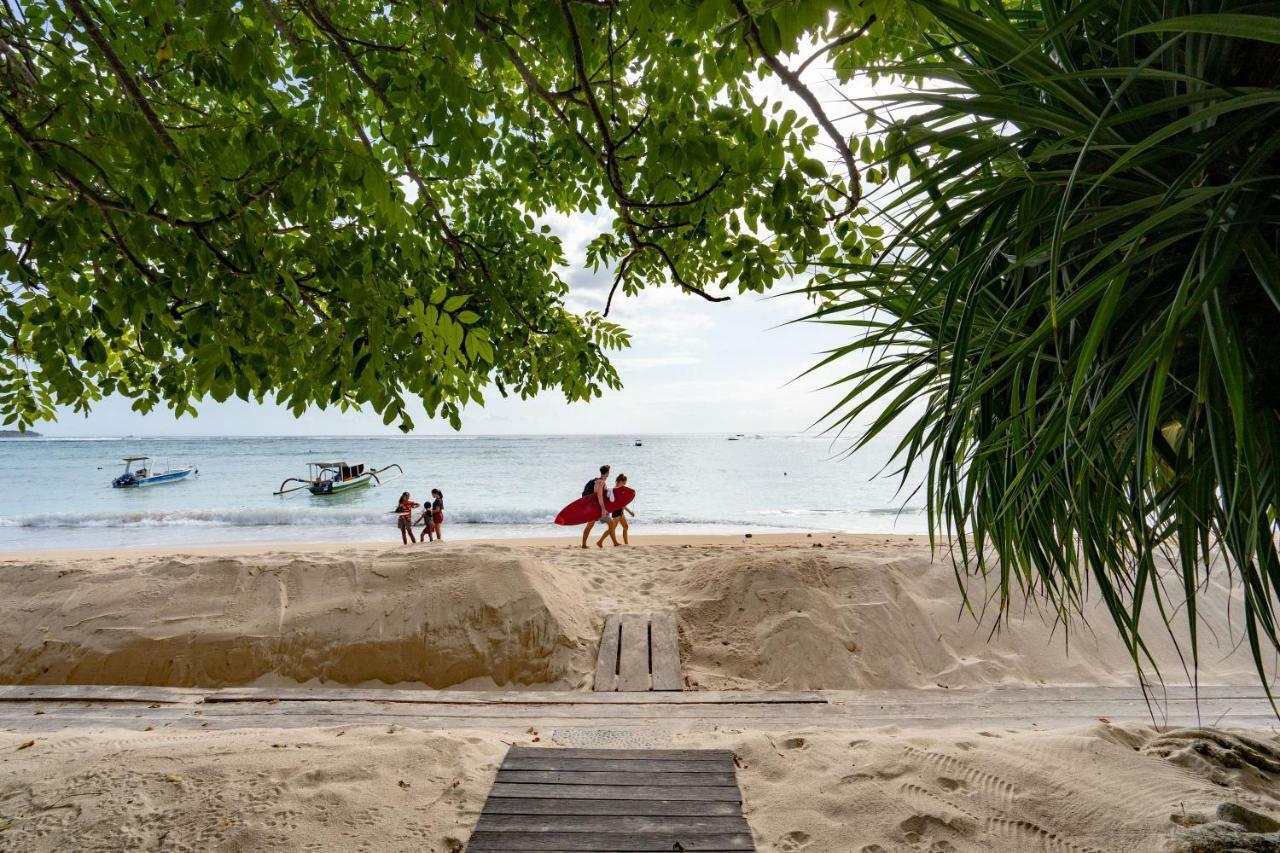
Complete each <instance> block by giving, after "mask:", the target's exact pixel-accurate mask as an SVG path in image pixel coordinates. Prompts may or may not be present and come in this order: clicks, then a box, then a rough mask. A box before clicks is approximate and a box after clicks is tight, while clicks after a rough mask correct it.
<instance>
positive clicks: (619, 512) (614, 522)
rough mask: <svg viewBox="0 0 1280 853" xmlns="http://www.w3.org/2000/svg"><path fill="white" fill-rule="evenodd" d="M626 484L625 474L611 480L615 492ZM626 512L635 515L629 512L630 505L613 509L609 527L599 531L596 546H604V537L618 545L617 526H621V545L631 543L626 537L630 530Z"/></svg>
mask: <svg viewBox="0 0 1280 853" xmlns="http://www.w3.org/2000/svg"><path fill="white" fill-rule="evenodd" d="M626 484H627V475H626V474H619V475H618V479H616V480H614V481H613V488H614V491H615V492H616V491H617V490H618V489H620V488H622V487H623V486H625V485H626ZM628 513H630V514H631V515H633V516H634V515H635V513H634V512H631V508H630V507H625V506H624V507H623V508H622V509H615V510H614V511H613V514H612V515H611V516H610V517H609V529H608V530H606V531H605V532H604V533H601V534H600V538H599V539H598V540H596V547H597V548H603V547H604V540H605V539H611V540H613V544H614V546H615V547H617V545H618V535H617V530H618V528H619V527H621V528H622V544H623V545H630V544H631V540H630V539H629V538H628V537H627V533H628V532H629V531H630V530H631V527H630V525H628V524H627V514H628Z"/></svg>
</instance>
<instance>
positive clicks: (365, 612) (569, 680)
mask: <svg viewBox="0 0 1280 853" xmlns="http://www.w3.org/2000/svg"><path fill="white" fill-rule="evenodd" d="M640 541H641V540H640V538H639V537H637V542H640ZM815 541H821V542H822V544H823V545H824V547H823V548H814V547H811V546H812V545H813V544H814V543H815ZM840 542H843V543H844V544H839V543H840ZM971 594H973V595H974V596H975V599H976V600H977V601H978V602H981V601H982V600H983V595H982V594H981V589H980V586H977V585H975V586H973V587H971ZM959 601H960V599H959V595H958V593H957V590H956V588H955V582H954V578H953V576H952V571H951V567H950V565H949V564H948V563H946V562H945V561H944V562H937V563H935V562H933V561H931V559H930V555H929V553H928V551H927V549H926V548H925V547H924V546H923V544H922V543H920V542H915V541H908V540H906V539H904V538H901V537H898V538H895V537H866V536H863V537H847V536H841V537H837V538H830V537H819V538H818V539H816V540H810V539H809V538H808V537H804V538H803V539H800V538H796V537H792V538H791V539H788V540H777V539H773V540H770V539H763V538H754V537H753V540H752V541H751V542H749V543H746V542H742V541H739V543H738V544H730V543H729V542H727V541H725V540H720V541H716V542H711V543H707V542H702V543H698V542H694V541H687V540H686V541H676V542H664V543H659V544H637V545H636V546H633V547H632V548H629V549H609V550H607V551H604V552H600V551H596V550H594V549H592V550H590V551H587V552H583V551H581V550H579V549H577V548H575V547H571V546H569V545H567V544H566V543H563V542H560V543H556V544H554V545H550V544H540V545H536V546H535V545H533V544H511V543H505V544H470V545H460V544H452V543H451V544H446V545H444V546H434V547H433V546H424V547H419V548H416V549H402V548H390V549H388V548H358V549H350V550H347V551H343V552H341V553H340V554H339V555H333V554H328V553H325V549H324V548H318V549H311V550H306V551H293V552H277V553H272V554H258V555H254V554H249V553H245V552H243V551H239V552H236V553H230V552H229V553H227V554H224V555H221V556H219V555H216V554H208V553H206V554H202V555H198V556H197V555H186V556H175V555H162V554H136V553H126V554H121V555H117V556H114V557H104V556H97V555H92V556H90V555H83V554H82V555H79V556H76V557H68V556H67V555H61V556H58V557H49V556H37V555H22V556H21V557H17V558H12V559H10V561H9V562H7V563H5V564H3V565H0V681H6V682H15V681H17V682H29V683H56V682H62V681H72V682H80V683H123V684H170V685H191V684H198V685H201V686H223V685H230V684H245V683H264V682H270V683H296V682H299V681H302V682H306V683H319V682H325V683H329V684H334V683H337V684H368V683H371V682H372V683H381V682H389V683H397V684H399V685H400V686H414V685H431V686H437V687H439V686H446V685H455V684H463V685H465V686H468V687H486V686H504V687H507V688H509V687H512V686H525V685H541V686H543V687H557V688H564V689H572V688H577V687H582V686H585V685H588V684H589V673H590V670H591V666H592V657H593V655H594V650H595V645H596V641H597V638H598V631H599V627H600V623H601V621H602V620H603V617H604V615H605V614H607V613H609V612H617V611H621V610H646V609H659V608H669V609H674V610H676V611H677V613H678V616H679V620H680V625H681V644H682V650H681V651H682V656H683V658H684V663H685V670H686V674H687V676H688V679H689V681H690V685H689V686H690V687H693V688H725V687H728V688H734V687H743V688H746V687H751V688H757V689H758V688H784V689H798V688H862V687H907V688H913V687H918V688H926V689H928V688H934V687H935V686H936V685H939V684H941V685H944V686H949V687H963V686H977V685H993V684H1002V685H1026V686H1034V685H1037V684H1096V685H1119V684H1132V683H1133V682H1134V675H1133V669H1132V662H1131V661H1130V660H1129V658H1128V656H1127V654H1126V653H1125V651H1124V649H1123V648H1122V647H1121V646H1120V644H1119V643H1117V642H1116V641H1115V639H1114V637H1113V634H1112V631H1111V628H1110V626H1109V624H1108V623H1107V622H1106V620H1105V618H1104V617H1103V616H1102V615H1101V614H1099V613H1097V612H1095V613H1093V614H1092V619H1093V623H1094V628H1095V631H1096V635H1091V634H1090V633H1089V632H1087V631H1085V630H1081V629H1079V627H1078V626H1077V627H1076V628H1074V629H1073V631H1072V633H1071V635H1070V636H1071V647H1070V653H1069V654H1068V653H1067V650H1066V647H1065V643H1064V637H1063V634H1062V631H1061V629H1060V628H1059V629H1058V630H1057V631H1055V630H1054V628H1053V626H1052V625H1050V624H1046V623H1044V622H1043V621H1042V620H1041V619H1040V618H1039V616H1038V615H1036V614H1034V613H1029V614H1026V615H1019V616H1016V617H1014V618H1012V619H1010V620H1009V622H1008V623H1007V624H1006V625H1004V626H1003V627H1002V630H1001V631H1000V632H999V634H998V635H997V636H995V637H994V638H990V639H989V633H990V630H991V627H992V622H991V618H990V616H988V617H987V618H985V619H984V620H982V621H981V622H976V621H975V620H974V619H973V617H971V616H969V615H967V614H965V615H962V614H961V611H960V608H959ZM1230 603H1231V598H1230V595H1229V594H1228V590H1227V589H1226V588H1225V587H1222V586H1216V587H1214V588H1212V589H1211V590H1210V591H1209V593H1208V594H1207V596H1206V598H1205V600H1204V602H1203V603H1202V605H1201V611H1202V614H1203V615H1204V616H1205V618H1206V620H1207V623H1208V624H1209V625H1210V626H1211V627H1212V628H1214V629H1215V630H1216V631H1217V635H1216V642H1215V641H1214V640H1213V638H1212V636H1211V635H1210V632H1209V631H1208V630H1206V632H1205V634H1206V637H1207V638H1209V639H1207V640H1206V642H1207V643H1209V645H1207V646H1206V647H1205V648H1203V649H1202V658H1203V661H1204V664H1203V668H1202V672H1201V673H1200V677H1201V683H1202V684H1255V683H1256V676H1255V675H1254V674H1253V671H1252V664H1251V662H1250V661H1249V658H1248V654H1247V652H1246V651H1243V650H1240V649H1233V648H1232V645H1233V640H1234V639H1235V638H1232V637H1231V636H1230V634H1229V632H1227V630H1226V625H1227V623H1226V612H1227V607H1228V605H1229V604H1230ZM1151 637H1152V639H1153V640H1156V642H1154V646H1155V648H1156V651H1157V655H1158V656H1159V657H1160V658H1161V660H1162V662H1163V664H1164V667H1165V675H1166V678H1167V680H1169V681H1170V682H1171V683H1176V682H1180V681H1185V679H1183V678H1181V672H1180V671H1179V670H1178V667H1177V664H1176V661H1177V657H1176V654H1175V650H1174V648H1173V644H1172V642H1171V641H1170V640H1168V639H1167V638H1161V637H1159V635H1158V634H1157V633H1152V634H1151ZM531 722H536V721H531ZM767 726H768V727H767V728H761V729H743V730H740V731H720V732H717V733H715V734H712V735H694V734H691V733H680V732H677V733H675V734H674V738H675V744H674V745H676V746H683V747H723V748H730V749H733V750H734V751H735V752H736V753H737V755H738V757H739V759H740V763H741V768H740V770H739V780H740V783H741V785H742V789H743V792H744V796H745V799H746V804H745V805H746V812H747V818H748V821H749V822H750V824H751V827H752V831H753V833H754V834H755V836H756V840H757V844H758V845H759V848H760V849H761V850H766V851H792V850H806V851H812V853H827V851H861V853H887V851H899V850H904V851H930V853H946V851H1007V853H1022V851H1055V853H1088V852H1089V851H1153V853H1154V851H1166V850H1185V851H1199V850H1213V849H1226V848H1222V847H1218V848H1214V847H1211V846H1199V847H1197V846H1195V844H1193V841H1194V839H1195V838H1197V837H1200V836H1197V833H1201V834H1203V833H1205V832H1207V831H1209V830H1206V829H1205V826H1204V825H1201V824H1204V822H1205V821H1210V820H1211V818H1212V815H1213V812H1214V810H1215V809H1216V808H1217V807H1218V806H1220V805H1221V804H1223V803H1224V802H1230V803H1237V804H1240V805H1243V806H1246V807H1248V808H1251V809H1254V810H1256V811H1258V812H1260V813H1264V814H1269V815H1271V816H1272V817H1277V816H1280V738H1278V737H1277V735H1276V733H1275V732H1274V731H1255V732H1249V733H1239V737H1243V738H1245V739H1244V740H1241V739H1239V737H1238V736H1237V735H1232V734H1226V733H1217V732H1213V731H1193V732H1183V733H1159V732H1156V731H1155V730H1153V729H1150V728H1147V727H1143V726H1136V725H1126V726H1118V725H1109V724H1103V723H1100V724H1098V725H1097V726H1093V727H1090V728H1086V729H1069V730H1056V731H1047V732H1046V731H1006V730H992V729H990V728H988V727H987V725H986V724H984V723H983V721H981V720H956V721H955V727H954V728H952V729H944V730H937V729H932V730H927V731H926V730H915V731H912V730H906V729H898V728H881V729H871V730H867V729H850V730H833V729H826V730H811V729H805V728H803V727H801V726H800V725H799V724H798V725H797V727H796V728H794V729H790V730H788V729H785V728H780V727H778V726H777V725H776V724H775V723H768V724H767ZM533 738H534V735H533V734H530V733H527V732H526V731H525V730H524V729H521V730H520V731H518V732H510V733H503V732H495V731H492V730H489V731H478V730H477V731H468V730H458V731H452V732H449V733H443V734H442V733H425V732H418V731H413V730H411V729H410V730H405V729H395V730H388V729H387V728H367V727H365V728H348V727H333V728H324V729H318V728H315V729H291V730H239V731H228V732H193V733H184V734H178V733H164V732H160V731H151V732H123V731H112V730H107V731H101V730H92V729H81V730H78V731H76V732H75V733H74V734H65V735H53V736H43V735H42V736H40V737H38V738H33V737H31V736H29V735H26V734H24V733H23V732H21V731H15V732H9V733H3V732H0V850H5V851H8V850H13V851H18V850H22V851H40V850H121V849H130V850H133V849H139V850H151V849H154V850H161V849H163V850H179V851H181V850H237V851H238V850H285V851H292V850H297V851H310V850H344V851H345V850H388V851H390V850H397V851H398V850H406V851H408V850H413V851H456V850H459V849H460V848H461V845H462V842H463V841H465V839H466V838H467V837H468V835H469V833H470V830H471V827H472V826H473V825H474V822H475V819H476V816H477V813H478V810H479V808H480V804H481V802H482V801H483V798H484V796H485V794H486V792H487V790H488V786H489V784H490V783H491V781H492V778H493V774H494V771H495V770H496V767H497V764H498V762H499V761H500V760H501V756H502V754H503V752H504V750H505V749H506V746H507V744H508V743H511V742H516V741H519V742H524V743H529V742H532V741H533ZM558 738H559V739H558ZM28 741H35V742H34V744H33V745H31V746H25V745H26V744H27V742H28ZM558 742H565V743H569V744H570V745H572V737H571V733H569V732H568V731H567V730H566V732H565V733H563V734H559V735H558V734H557V732H555V731H550V732H543V733H541V734H540V736H539V737H538V743H539V744H540V745H556V744H557V743H558ZM24 746H25V748H24ZM402 782H403V783H404V784H401V783H402ZM1206 825H1207V826H1208V827H1209V828H1210V830H1212V829H1214V828H1215V827H1216V828H1217V829H1222V828H1223V826H1224V825H1217V824H1213V823H1209V824H1206ZM1241 837H1242V838H1245V841H1243V842H1241V843H1240V848H1239V849H1247V848H1246V847H1245V846H1244V844H1245V843H1248V844H1254V843H1258V844H1261V843H1263V842H1265V841H1266V837H1265V836H1262V835H1256V834H1255V835H1249V836H1247V837H1245V836H1241ZM1267 843H1270V842H1267ZM1275 843H1277V844H1280V837H1277V839H1276V842H1275ZM1251 849H1257V850H1263V849H1273V848H1266V847H1261V846H1258V847H1254V848H1251Z"/></svg>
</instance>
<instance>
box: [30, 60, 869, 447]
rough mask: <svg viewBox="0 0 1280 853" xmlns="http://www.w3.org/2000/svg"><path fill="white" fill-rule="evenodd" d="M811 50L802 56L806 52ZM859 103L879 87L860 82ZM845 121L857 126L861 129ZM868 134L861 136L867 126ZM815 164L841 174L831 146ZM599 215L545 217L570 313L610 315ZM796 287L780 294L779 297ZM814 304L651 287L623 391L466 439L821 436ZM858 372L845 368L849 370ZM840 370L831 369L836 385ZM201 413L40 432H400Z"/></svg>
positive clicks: (497, 414)
mask: <svg viewBox="0 0 1280 853" xmlns="http://www.w3.org/2000/svg"><path fill="white" fill-rule="evenodd" d="M807 52H808V51H804V52H802V55H807ZM805 76H806V79H807V82H808V83H809V84H810V86H811V87H813V88H814V90H815V91H816V92H818V94H819V96H820V97H822V98H823V100H825V101H827V102H828V103H829V107H828V109H829V110H831V112H832V116H833V118H834V117H836V116H838V115H840V114H843V113H845V112H847V109H845V108H844V107H843V105H840V104H838V103H832V101H835V100H837V99H836V96H835V93H834V90H833V89H832V88H831V86H830V85H828V84H827V83H826V82H825V80H826V79H827V78H828V76H829V72H828V71H827V69H823V68H821V67H820V63H815V64H814V65H813V66H811V67H810V69H809V70H808V71H807V72H806V75H805ZM854 88H855V89H856V90H858V92H859V94H868V93H869V92H870V91H871V90H870V88H869V87H862V86H855V87H854ZM757 91H758V92H759V93H761V94H762V95H766V96H768V97H770V98H772V99H780V100H783V101H785V102H786V103H787V105H788V106H791V107H794V108H795V109H796V110H797V112H799V113H800V114H801V115H807V114H808V113H807V111H806V110H805V108H804V105H803V104H801V103H799V102H798V100H797V99H794V98H793V97H792V96H791V95H790V93H789V92H787V91H785V90H784V89H782V88H781V87H780V86H779V85H778V84H777V82H776V79H775V78H772V77H771V78H769V79H768V80H766V81H763V82H761V83H759V84H757ZM842 124H846V126H847V128H848V130H850V131H851V130H852V129H853V126H852V124H851V123H845V122H842ZM858 129H859V130H860V129H861V127H859V128H858ZM815 155H816V156H820V157H823V159H825V160H828V161H830V165H831V167H832V168H839V166H838V163H837V162H836V161H835V160H834V157H833V154H832V151H831V150H821V149H820V150H817V151H815ZM603 216H604V214H602V215H601V216H592V215H590V214H586V215H577V216H572V217H569V216H558V217H555V218H553V219H550V220H548V222H549V224H550V225H551V226H552V228H553V229H554V230H555V231H556V233H557V234H559V235H560V237H561V239H562V240H563V242H564V249H565V254H566V256H567V260H568V264H567V265H566V270H565V271H564V275H565V278H566V280H567V281H568V282H569V284H570V287H571V292H570V302H569V305H570V308H572V309H573V310H576V311H582V310H588V309H595V310H598V311H602V310H603V309H604V300H605V295H606V290H607V286H608V283H609V281H611V274H610V272H609V271H607V270H603V271H601V272H600V273H596V274H592V273H591V271H590V270H588V269H587V268H586V267H585V265H584V263H583V260H584V248H585V245H586V243H587V242H588V241H589V240H590V239H591V238H592V237H594V236H595V235H596V234H598V233H600V231H602V230H604V229H605V228H606V227H607V221H608V220H607V219H605V218H603ZM785 289H786V288H785V287H784V286H780V287H778V288H777V289H776V293H781V292H782V291H783V290H785ZM808 308H809V303H807V302H806V301H805V300H804V299H803V298H800V297H797V296H780V295H779V296H773V297H767V296H759V295H755V294H748V295H737V294H734V295H733V298H732V299H731V300H730V301H729V302H724V303H718V304H712V303H708V302H705V301H703V300H702V299H699V298H698V297H696V296H688V295H685V294H683V293H680V292H679V291H677V290H676V289H675V288H672V287H667V288H654V289H648V290H645V291H642V292H641V293H640V294H639V295H638V296H636V297H631V298H621V294H619V298H616V299H615V301H614V306H613V310H612V311H611V312H610V319H611V320H615V321H617V322H619V323H621V324H622V325H623V326H624V327H625V328H626V329H627V330H628V331H629V332H630V333H631V336H632V345H631V347H630V348H629V349H628V350H625V351H623V352H622V353H620V354H617V355H616V356H615V364H616V366H617V368H618V372H619V374H620V375H621V378H622V382H623V386H624V387H623V388H622V389H621V390H619V391H606V393H605V396H604V397H603V398H602V399H599V400H595V401H593V402H591V403H589V404H587V403H578V404H573V405H570V404H568V403H566V402H565V400H564V397H563V396H562V395H560V394H559V393H557V392H548V393H546V394H544V395H542V396H541V397H539V398H537V399H535V400H520V399H519V398H513V399H505V400H504V399H502V398H501V397H499V396H498V395H497V393H496V390H495V391H492V392H491V393H490V394H488V395H486V403H487V405H485V406H484V407H483V408H480V407H476V406H471V407H468V408H467V409H465V410H464V413H463V432H464V433H472V434H491V433H651V432H793V431H802V430H807V429H810V428H811V427H812V426H813V425H814V423H815V421H817V420H819V419H820V418H821V417H822V415H823V414H824V413H825V412H826V411H827V410H828V409H829V408H830V407H831V406H832V405H833V404H834V403H835V402H836V401H837V400H838V399H839V392H837V391H834V390H826V391H824V390H821V389H820V385H821V384H822V379H821V377H815V376H809V377H805V378H803V379H797V377H799V376H800V374H802V373H803V372H804V371H805V370H807V369H808V368H809V367H811V366H812V365H813V364H814V363H815V362H817V361H818V360H819V359H820V352H821V351H822V350H824V349H827V348H829V347H831V346H834V345H837V344H839V343H841V342H842V341H843V340H845V339H846V338H847V336H848V335H849V332H848V331H847V330H841V329H839V328H838V327H827V326H820V325H816V324H812V323H803V324H791V325H787V323H788V321H791V320H795V319H796V318H798V317H801V316H803V315H804V314H805V313H807V310H808ZM850 366H851V365H847V364H846V365H845V367H846V369H848V368H849V367H850ZM834 375H835V374H834V373H832V372H828V373H826V374H825V376H826V377H827V378H831V377H833V376H834ZM197 408H198V409H199V417H198V418H191V417H185V418H182V419H177V418H174V417H173V416H172V415H170V414H169V413H168V412H154V413H152V414H150V415H145V416H144V415H140V414H138V413H136V412H134V411H132V410H131V409H130V408H129V402H128V401H127V400H122V399H118V398H117V399H108V400H104V401H102V402H100V403H99V404H97V405H96V406H95V407H94V411H93V412H92V413H91V414H90V415H88V416H87V417H86V416H83V415H77V414H74V413H72V412H70V411H65V412H62V413H61V414H60V417H59V419H58V422H57V423H53V424H44V425H39V426H37V427H36V429H38V430H39V431H41V432H43V433H45V434H46V435H53V436H115V435H377V434H387V435H392V434H399V431H398V430H397V429H396V428H395V427H394V426H390V427H388V426H384V425H383V423H382V419H381V417H379V416H377V415H375V414H372V413H369V412H358V411H348V412H339V411H337V410H329V411H323V412H322V411H318V410H317V411H311V412H307V413H306V414H304V415H303V416H302V417H301V418H294V417H293V415H291V414H290V413H289V412H288V411H287V410H285V409H283V408H281V407H277V406H271V405H262V406H259V405H256V404H253V403H244V402H241V401H239V400H230V401H228V402H226V403H222V404H218V403H214V402H213V401H206V402H204V403H202V404H198V406H197ZM414 411H415V414H414V416H413V417H414V422H415V424H416V430H415V431H416V432H418V433H425V434H430V433H440V434H451V433H453V430H452V428H451V427H450V426H449V425H448V424H447V423H446V422H443V421H432V420H431V419H429V418H428V417H427V416H426V413H425V411H423V410H422V409H421V407H420V406H419V407H415V408H414Z"/></svg>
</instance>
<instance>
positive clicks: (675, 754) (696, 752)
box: [507, 746, 733, 763]
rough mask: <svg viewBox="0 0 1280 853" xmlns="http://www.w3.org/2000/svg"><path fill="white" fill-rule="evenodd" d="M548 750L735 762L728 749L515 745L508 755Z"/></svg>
mask: <svg viewBox="0 0 1280 853" xmlns="http://www.w3.org/2000/svg"><path fill="white" fill-rule="evenodd" d="M548 752H555V753H557V754H560V755H563V756H564V757H566V758H611V759H616V760H621V759H625V758H634V759H638V760H641V761H647V760H652V759H655V758H670V759H675V760H678V761H728V762H730V763H732V762H733V753H732V752H731V751H730V750H727V749H582V748H579V747H556V746H546V747H544V746H513V747H511V748H510V749H508V750H507V756H508V757H509V758H525V757H527V756H540V755H546V754H547V753H548Z"/></svg>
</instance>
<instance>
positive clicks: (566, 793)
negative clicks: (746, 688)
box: [467, 747, 755, 853]
mask: <svg viewBox="0 0 1280 853" xmlns="http://www.w3.org/2000/svg"><path fill="white" fill-rule="evenodd" d="M754 849H755V846H754V845H753V844H752V841H751V831H750V829H749V828H748V827H747V821H746V818H744V817H743V815H742V794H741V792H740V791H739V790H738V781H737V778H736V775H735V771H734V764H733V753H731V752H728V751H726V750H709V749H698V750H676V749H642V750H635V749H539V748H528V747H524V748H522V747H513V748H512V749H511V750H510V751H508V752H507V755H506V758H505V759H503V762H502V766H501V767H499V768H498V775H497V779H496V780H495V782H494V785H493V789H492V790H491V791H490V793H489V798H488V799H487V800H485V804H484V809H483V810H482V811H481V812H480V820H479V822H477V824H476V828H475V831H474V832H473V833H472V835H471V841H470V842H469V843H468V845H467V850H468V851H471V853H509V851H534V850H566V851H568V850H573V851H658V850H704V851H736V850H754Z"/></svg>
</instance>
